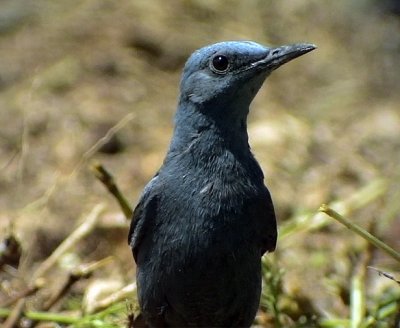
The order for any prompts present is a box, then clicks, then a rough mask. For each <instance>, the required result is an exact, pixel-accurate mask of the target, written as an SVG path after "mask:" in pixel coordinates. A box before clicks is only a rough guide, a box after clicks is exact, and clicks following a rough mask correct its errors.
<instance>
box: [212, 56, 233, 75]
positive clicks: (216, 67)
mask: <svg viewBox="0 0 400 328" xmlns="http://www.w3.org/2000/svg"><path fill="white" fill-rule="evenodd" d="M228 68H229V60H228V58H227V57H226V56H223V55H217V56H215V57H214V58H213V59H212V61H211V69H212V70H213V71H214V72H215V73H219V74H221V73H226V71H227V70H228Z"/></svg>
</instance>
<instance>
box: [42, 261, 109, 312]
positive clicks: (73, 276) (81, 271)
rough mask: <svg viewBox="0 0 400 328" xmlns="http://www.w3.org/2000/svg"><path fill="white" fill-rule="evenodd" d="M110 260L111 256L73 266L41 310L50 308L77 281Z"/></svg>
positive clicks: (85, 277)
mask: <svg viewBox="0 0 400 328" xmlns="http://www.w3.org/2000/svg"><path fill="white" fill-rule="evenodd" d="M111 260H112V256H109V257H106V258H104V259H102V260H100V261H97V262H94V263H91V264H85V265H80V266H78V267H77V268H75V269H74V270H73V271H71V272H70V274H69V275H68V279H67V281H66V282H65V283H64V285H63V286H62V287H61V288H60V290H59V291H58V292H57V293H56V294H55V295H53V297H52V298H51V299H50V300H49V301H48V302H46V303H45V305H44V306H43V308H42V310H43V311H48V310H50V309H51V308H52V307H53V306H54V305H55V304H56V303H57V302H58V301H59V300H60V299H62V298H63V297H64V296H65V295H66V294H67V293H68V291H69V290H70V289H71V287H72V286H73V285H74V284H75V283H76V282H77V281H79V280H81V279H87V278H89V277H90V276H91V275H92V274H93V272H94V271H96V270H97V269H98V268H100V267H102V266H104V265H107V264H108V263H110V262H111Z"/></svg>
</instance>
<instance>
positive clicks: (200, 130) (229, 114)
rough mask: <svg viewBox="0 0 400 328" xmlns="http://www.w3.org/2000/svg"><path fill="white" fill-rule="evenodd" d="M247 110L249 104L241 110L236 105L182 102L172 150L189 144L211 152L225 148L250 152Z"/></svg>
mask: <svg viewBox="0 0 400 328" xmlns="http://www.w3.org/2000/svg"><path fill="white" fill-rule="evenodd" d="M216 113H218V114H217V115H216ZM247 113H248V108H247V109H246V110H243V109H242V110H241V111H238V110H237V109H235V108H223V109H221V108H212V107H207V109H205V108H199V107H196V106H195V105H194V104H185V105H182V104H180V105H179V107H178V110H177V113H176V116H175V129H174V136H173V139H172V142H171V146H170V153H171V152H172V153H181V152H184V151H187V150H188V149H189V147H192V148H194V149H195V151H200V152H203V151H204V152H209V153H210V155H212V154H214V155H215V153H217V152H219V151H222V150H229V151H231V152H233V153H243V152H249V151H250V150H249V146H248V135H247V122H246V120H247Z"/></svg>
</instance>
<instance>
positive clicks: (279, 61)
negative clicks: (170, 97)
mask: <svg viewBox="0 0 400 328" xmlns="http://www.w3.org/2000/svg"><path fill="white" fill-rule="evenodd" d="M315 48H316V47H315V46H314V45H313V44H307V43H301V44H293V45H286V46H281V47H275V48H268V47H264V46H262V45H260V44H258V43H255V42H249V41H230V42H220V43H216V44H213V45H210V46H206V47H204V48H201V49H199V50H197V51H196V52H194V53H193V54H192V55H191V56H190V58H189V59H188V61H187V62H186V65H185V68H184V71H183V75H182V80H181V87H180V93H181V94H180V100H181V102H189V103H193V104H195V105H197V106H201V107H202V106H203V105H204V107H205V108H213V107H218V108H220V109H221V108H226V109H232V107H235V108H236V107H237V108H248V106H249V105H250V103H251V101H252V100H253V98H254V97H255V95H256V94H257V92H258V90H259V89H260V87H261V85H262V84H263V82H264V80H265V78H266V77H267V76H268V75H269V74H271V72H272V71H273V70H275V69H277V68H278V67H279V66H281V65H283V64H285V63H287V62H288V61H290V60H292V59H294V58H296V57H299V56H301V55H303V54H305V53H307V52H309V51H312V50H314V49H315Z"/></svg>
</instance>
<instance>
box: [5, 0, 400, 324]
mask: <svg viewBox="0 0 400 328" xmlns="http://www.w3.org/2000/svg"><path fill="white" fill-rule="evenodd" d="M384 3H385V4H383V2H379V1H375V2H373V1H356V0H353V1H335V2H331V3H321V2H318V1H315V0H314V1H302V0H299V1H246V2H244V1H243V2H240V1H235V0H232V1H228V2H222V1H220V2H218V1H213V0H208V1H196V0H190V1H189V0H188V1H178V0H172V1H169V2H168V5H166V4H165V2H161V1H158V0H157V1H144V0H137V1H128V0H125V1H118V2H113V1H108V0H103V1H94V0H86V1H68V2H65V1H64V2H54V1H49V0H37V1H34V2H32V3H29V4H27V3H26V2H25V1H23V0H12V1H11V0H8V1H3V2H2V3H1V4H0V50H1V51H0V53H1V61H0V113H1V115H0V122H1V129H0V243H1V244H0V245H1V247H3V246H4V245H10V244H12V243H16V244H14V246H15V247H14V248H12V251H11V255H12V256H11V258H13V256H14V261H16V260H15V257H17V258H18V254H19V252H21V258H20V261H19V267H18V269H14V268H13V267H12V266H11V265H2V268H1V271H0V281H1V286H0V304H6V302H9V300H10V299H15V300H17V299H19V300H20V301H19V302H17V303H15V302H14V303H13V305H7V309H5V308H2V309H0V317H2V318H5V317H6V316H8V315H9V314H10V313H9V310H11V309H14V314H18V313H17V312H18V311H17V310H18V306H17V305H18V304H19V307H20V308H19V309H20V310H21V311H25V312H23V313H24V316H25V317H26V318H30V320H33V321H35V320H43V318H44V317H45V316H46V315H49V316H50V317H46V318H47V320H48V321H50V322H60V323H62V322H63V323H64V324H65V325H67V324H74V325H76V326H82V327H85V326H96V325H98V326H104V327H111V326H118V325H124V324H125V321H126V320H127V316H128V313H129V312H130V310H127V307H126V305H125V303H124V301H122V303H121V302H120V303H118V302H117V303H116V305H110V306H109V307H106V309H105V310H103V311H100V312H96V314H88V312H87V311H88V304H93V303H97V302H100V303H101V301H102V300H104V299H105V298H106V299H107V297H110V295H115V294H114V293H117V296H118V292H120V291H121V290H124V289H123V287H124V286H130V287H132V285H130V284H131V283H132V282H133V278H134V262H133V259H132V256H131V253H130V249H129V248H128V247H127V244H126V236H127V226H128V224H127V222H126V220H125V218H124V215H123V213H122V211H121V210H120V208H119V206H118V204H117V203H116V202H115V200H114V199H113V198H112V196H111V195H110V194H109V193H108V192H107V190H106V189H105V188H103V186H102V185H101V184H100V183H99V182H98V181H97V180H96V177H95V176H94V175H93V174H92V172H91V171H90V169H89V167H90V165H91V161H92V160H96V161H98V162H101V163H103V164H104V165H105V166H106V167H107V168H108V169H109V170H110V172H111V173H112V174H113V176H114V178H115V180H116V182H117V184H118V185H119V187H120V189H121V191H122V194H124V195H125V197H126V198H127V199H128V201H129V202H130V203H131V204H134V203H135V200H136V199H137V197H138V195H139V193H140V191H141V189H142V188H143V186H144V184H145V183H146V182H147V181H148V180H149V178H150V177H151V176H152V174H153V173H154V172H155V171H156V170H157V168H158V167H159V166H160V164H161V162H162V159H163V156H164V154H165V151H166V148H167V146H168V139H169V136H170V135H171V132H172V118H173V112H174V110H175V106H176V98H177V94H178V90H177V86H178V83H179V76H180V70H181V67H182V65H183V63H184V60H185V58H186V57H187V56H188V55H189V54H190V52H191V51H193V50H194V49H196V48H198V47H200V46H203V45H204V44H208V43H213V42H216V41H220V40H232V39H251V40H255V41H258V42H260V43H264V44H276V45H278V44H284V43H292V42H296V41H308V42H313V43H315V44H317V45H318V47H319V48H318V50H317V51H315V52H313V53H311V54H309V55H307V56H304V58H302V59H299V60H297V61H294V62H293V63H290V64H288V65H287V66H285V67H284V68H282V69H281V70H279V71H277V72H275V73H274V75H273V76H272V77H271V78H270V79H269V80H268V82H267V84H266V86H265V87H264V88H263V89H262V90H261V92H260V94H259V95H258V97H257V98H256V100H255V102H254V104H253V107H252V112H251V115H250V121H249V134H250V143H251V145H252V148H253V151H254V153H255V155H256V157H257V158H258V159H259V161H260V163H261V166H262V167H263V169H264V171H265V174H266V182H267V184H268V186H269V188H270V190H271V193H272V195H273V198H274V202H275V204H276V207H277V212H278V213H277V214H278V219H279V226H280V232H281V235H280V240H279V245H278V250H277V251H276V253H275V254H274V255H273V256H268V259H266V262H265V268H266V269H268V270H266V271H265V281H266V289H265V293H264V296H263V300H262V306H261V310H260V314H259V316H258V317H257V324H258V325H260V326H263V327H279V326H281V327H301V326H302V327H311V326H324V327H393V326H394V321H395V320H397V321H398V320H399V316H398V315H397V317H396V313H398V312H399V298H400V296H399V294H400V290H399V287H398V285H397V284H396V282H394V281H392V280H389V279H386V278H385V277H382V276H379V275H378V274H377V273H376V272H375V271H373V270H369V269H367V267H368V266H370V265H372V266H374V267H377V268H380V269H382V270H383V271H385V272H389V273H392V274H393V275H394V276H395V277H396V272H398V271H399V265H398V263H396V262H395V261H394V260H392V259H391V258H390V257H388V256H386V255H384V253H382V252H381V251H378V250H376V249H373V248H371V247H370V246H369V244H368V243H366V242H365V241H364V240H363V239H361V238H359V237H358V236H356V235H354V234H353V233H352V232H350V231H348V230H347V229H345V228H344V227H342V226H341V225H339V224H337V223H336V222H334V221H333V220H330V219H328V218H326V217H323V216H321V215H322V214H319V215H317V214H316V213H317V211H318V208H319V206H320V205H321V204H322V203H328V204H331V205H332V206H333V207H334V208H335V209H336V210H338V211H339V212H340V213H341V214H345V215H346V216H348V217H349V218H351V219H352V220H353V221H354V222H356V223H357V224H358V225H360V226H362V227H364V228H365V229H367V230H368V231H370V232H373V233H374V234H375V235H377V236H378V237H379V238H380V239H381V240H382V241H384V242H385V243H387V244H388V245H391V246H392V247H393V248H394V249H397V250H398V249H400V240H399V238H398V236H399V234H400V214H399V213H400V203H399V201H398V199H399V197H400V189H399V185H400V176H399V162H400V111H399V100H400V92H399V91H400V62H399V55H398V53H399V47H400V34H399V33H397V32H396V31H398V29H399V24H400V21H399V17H398V16H396V15H395V14H394V13H393V12H390V11H389V10H388V8H389V7H388V4H389V3H390V1H386V2H384ZM392 3H393V4H394V2H392ZM100 203H103V204H105V210H104V212H103V213H102V214H99V216H98V220H97V219H96V224H95V225H94V226H93V227H92V229H91V230H90V233H89V234H88V235H87V236H86V237H85V238H82V239H80V240H79V241H76V242H74V243H73V245H72V247H71V248H69V249H67V250H65V251H63V252H62V254H59V255H58V256H57V258H56V261H54V262H53V263H52V265H51V266H50V268H48V271H47V273H46V274H45V275H43V278H44V279H45V280H44V283H43V281H42V282H41V283H40V281H39V285H36V284H37V283H38V282H37V281H33V280H32V276H33V274H34V272H37V270H38V267H39V268H40V266H41V265H43V264H42V263H43V262H44V261H46V259H48V258H49V257H51V254H54V253H53V252H54V250H56V249H57V247H59V245H60V244H61V243H62V242H63V241H64V240H65V239H68V237H69V236H70V234H71V233H72V231H74V230H75V229H76V228H77V227H78V226H80V225H81V224H84V222H86V221H85V218H87V213H89V212H91V211H92V210H93V209H94V208H96V205H97V204H100ZM10 236H11V237H10ZM13 236H15V238H16V239H13ZM7 238H8V239H7ZM4 254H5V253H4V251H3V250H0V255H1V257H2V259H4V258H5V257H4ZM108 256H112V257H113V260H112V264H109V265H104V266H102V267H101V269H97V270H95V271H94V272H92V273H91V274H90V275H89V276H85V277H82V279H81V278H80V279H78V280H77V281H76V282H74V284H72V285H71V286H70V287H69V289H68V291H67V292H66V293H65V294H63V295H62V297H61V298H60V299H59V300H58V301H57V302H55V304H53V306H52V307H50V308H49V309H48V311H45V312H42V310H43V305H44V304H45V301H46V300H49V299H50V298H51V297H54V295H57V293H59V292H60V287H62V286H64V283H65V281H67V280H68V279H69V278H68V277H69V276H70V272H71V271H72V272H73V271H74V270H75V269H76V268H79V267H80V266H81V265H85V264H89V263H96V262H98V261H101V260H102V259H104V258H106V257H108ZM7 259H8V258H7ZM9 261H10V260H7V263H10V262H9ZM271 272H272V273H273V274H271ZM41 276H42V275H41ZM397 277H398V276H397ZM268 286H269V287H268ZM129 292H130V293H131V294H133V292H132V289H129V288H128V294H129ZM24 293H25V294H24ZM27 294H30V295H31V296H29V297H26V295H27ZM126 297H127V296H126V294H123V293H122V298H120V299H123V298H126ZM128 298H129V297H128ZM114 301H115V300H114ZM102 308H104V306H103V307H102ZM133 310H134V311H136V309H133ZM85 311H86V312H85ZM21 313H22V312H21ZM38 315H39V316H38ZM68 318H69V319H68ZM0 320H3V319H0ZM25 321H26V320H25ZM0 322H1V321H0ZM37 324H39V325H42V326H46V324H44V323H41V322H38V323H37ZM48 325H50V324H48Z"/></svg>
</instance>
